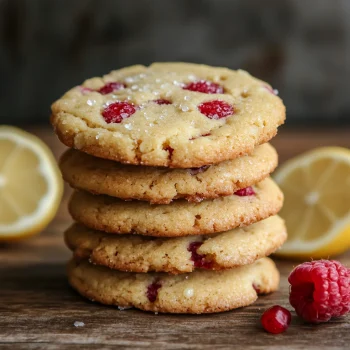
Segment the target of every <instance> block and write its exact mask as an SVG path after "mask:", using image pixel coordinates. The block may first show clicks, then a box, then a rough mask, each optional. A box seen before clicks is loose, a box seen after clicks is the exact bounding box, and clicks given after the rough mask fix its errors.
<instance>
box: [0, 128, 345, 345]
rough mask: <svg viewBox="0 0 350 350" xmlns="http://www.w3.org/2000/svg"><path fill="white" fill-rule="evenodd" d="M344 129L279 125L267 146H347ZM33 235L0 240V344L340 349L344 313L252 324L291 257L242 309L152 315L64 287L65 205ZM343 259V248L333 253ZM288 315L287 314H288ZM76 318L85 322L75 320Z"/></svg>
mask: <svg viewBox="0 0 350 350" xmlns="http://www.w3.org/2000/svg"><path fill="white" fill-rule="evenodd" d="M32 131H33V132H34V133H36V134H37V135H39V136H40V137H42V138H43V139H44V140H45V142H47V143H48V144H49V145H50V147H51V148H52V150H53V151H54V153H55V155H56V156H58V155H59V154H60V153H61V152H62V150H63V149H64V147H63V146H62V145H60V143H59V142H58V141H57V139H56V138H55V137H54V136H53V134H52V132H51V130H48V129H46V128H44V129H32ZM349 131H350V130H342V131H340V130H338V131H319V132H318V131H313V132H299V131H297V130H296V131H293V130H292V131H289V130H283V131H282V132H280V134H279V136H278V137H277V138H276V139H275V140H274V142H273V143H274V145H275V146H276V147H277V149H278V150H279V152H280V154H281V157H280V158H281V159H282V160H285V159H287V158H289V157H291V156H293V155H295V154H297V153H299V152H301V151H304V150H307V149H310V148H312V147H316V146H321V145H330V144H332V145H342V146H346V147H350V138H349V135H350V132H349ZM69 192H70V190H69V189H68V188H67V189H66V192H65V196H64V200H63V202H62V205H61V208H60V211H59V213H58V215H57V217H56V218H55V220H54V221H53V222H52V223H51V224H50V226H49V227H48V228H47V229H46V230H45V231H44V232H43V233H42V234H41V235H39V236H37V237H33V238H31V239H28V240H27V241H24V242H20V243H12V244H3V245H1V246H0V348H1V349H10V348H11V349H49V350H50V349H58V348H59V349H78V348H84V349H102V348H103V349H112V348H113V349H115V348H121V349H145V348H153V349H160V348H162V349H228V348H233V347H235V346H237V345H238V346H239V348H240V347H242V346H244V347H245V348H246V349H262V348H263V349H305V348H307V349H330V348H332V349H346V348H348V344H349V342H350V332H349V331H350V317H349V316H347V317H343V318H340V319H337V320H332V321H331V322H329V323H327V324H323V325H318V326H315V325H307V324H304V323H303V322H302V321H301V320H299V319H298V318H296V317H294V318H293V322H292V325H291V327H290V328H289V329H288V331H287V332H286V333H284V334H281V335H278V336H273V335H270V334H267V333H265V332H264V331H263V330H262V329H261V327H260V324H259V318H260V315H261V313H262V311H263V310H264V309H266V308H267V307H269V306H271V305H273V304H280V305H282V306H285V307H287V308H289V309H291V307H290V305H289V304H288V283H287V276H288V274H289V272H290V271H291V269H292V268H293V266H294V265H295V264H296V263H295V262H292V261H282V260H277V264H278V267H279V268H280V271H281V276H282V279H281V286H280V290H279V291H278V292H277V293H274V294H272V295H269V296H264V297H261V298H260V299H259V300H258V301H257V302H256V303H255V304H254V305H252V306H249V307H247V308H243V309H239V310H235V311H232V312H226V313H222V314H214V315H199V316H193V315H160V314H159V315H154V314H151V313H145V312H141V311H137V310H127V311H118V310H116V309H114V308H111V307H104V306H100V305H98V304H94V303H91V302H87V301H85V300H84V299H83V298H81V297H80V296H79V295H78V294H77V293H75V292H74V291H73V290H72V289H71V288H70V287H69V286H68V283H67V280H66V276H65V262H66V261H67V259H68V258H69V256H70V253H69V251H68V250H67V249H66V248H65V247H64V244H63V240H62V231H63V230H64V229H65V228H66V227H67V226H68V225H69V223H70V222H71V219H70V217H69V215H68V213H67V210H66V205H67V198H68V195H69ZM339 260H340V261H342V262H343V263H344V264H347V265H348V266H350V252H348V253H346V254H344V255H342V256H341V257H339ZM293 314H294V313H293ZM75 321H82V322H84V323H85V326H84V327H79V328H77V327H75V326H74V322H75Z"/></svg>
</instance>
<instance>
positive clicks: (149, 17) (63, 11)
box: [0, 0, 350, 125]
mask: <svg viewBox="0 0 350 350" xmlns="http://www.w3.org/2000/svg"><path fill="white" fill-rule="evenodd" d="M152 61H191V62H202V63H208V64H212V65H219V66H228V67H231V68H243V69H246V70H248V71H249V72H251V73H252V74H253V75H256V76H258V77H260V78H262V79H265V80H267V81H269V82H270V83H271V84H272V85H273V86H274V87H275V88H277V89H278V90H279V91H280V95H281V96H282V98H283V99H284V101H285V103H286V105H287V112H288V117H289V119H288V121H289V123H290V124H291V123H309V124H312V125H314V124H315V123H317V125H323V124H333V125H334V124H344V123H347V124H349V123H350V97H349V93H350V0H114V1H113V0H0V84H1V87H0V104H1V109H0V122H1V123H5V122H6V123H13V124H15V123H25V124H33V123H35V122H40V121H44V122H45V121H46V122H47V119H48V116H49V105H50V104H51V102H52V101H53V100H55V99H56V98H58V97H59V96H60V95H61V94H62V93H63V92H64V91H65V90H67V89H69V88H70V87H72V86H74V85H77V84H79V83H80V82H81V81H83V80H84V79H85V78H88V77H91V76H95V75H101V74H103V73H107V72H108V71H110V70H112V69H116V68H119V67H122V66H126V65H131V64H135V63H144V64H148V63H150V62H152Z"/></svg>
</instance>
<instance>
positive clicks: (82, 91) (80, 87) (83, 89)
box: [79, 86, 94, 95]
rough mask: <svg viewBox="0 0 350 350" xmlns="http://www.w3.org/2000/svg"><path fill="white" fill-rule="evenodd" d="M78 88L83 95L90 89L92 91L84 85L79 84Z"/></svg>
mask: <svg viewBox="0 0 350 350" xmlns="http://www.w3.org/2000/svg"><path fill="white" fill-rule="evenodd" d="M79 89H80V92H81V93H82V94H83V95H85V94H88V93H89V92H91V91H94V90H92V89H90V88H88V87H85V86H79Z"/></svg>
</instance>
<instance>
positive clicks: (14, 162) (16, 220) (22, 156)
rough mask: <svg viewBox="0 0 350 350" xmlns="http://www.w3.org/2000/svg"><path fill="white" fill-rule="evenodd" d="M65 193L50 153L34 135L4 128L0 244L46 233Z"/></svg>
mask: <svg viewBox="0 0 350 350" xmlns="http://www.w3.org/2000/svg"><path fill="white" fill-rule="evenodd" d="M62 192H63V181H62V177H61V175H60V172H59V169H58V167H57V165H56V161H55V159H54V157H53V155H52V153H51V151H50V149H49V148H48V147H47V146H46V145H45V144H44V143H43V142H42V141H41V140H40V139H39V138H37V137H36V136H34V135H32V134H29V133H27V132H25V131H22V130H20V129H18V128H15V127H10V126H0V240H1V241H10V240H15V239H20V238H23V237H27V236H30V235H33V234H36V233H38V232H40V231H41V230H42V229H44V228H45V227H46V226H47V225H48V224H49V222H50V221H51V220H52V219H53V217H54V216H55V214H56V212H57V209H58V206H59V204H60V200H61V197H62Z"/></svg>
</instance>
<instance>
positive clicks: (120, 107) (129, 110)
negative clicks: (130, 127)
mask: <svg viewBox="0 0 350 350" xmlns="http://www.w3.org/2000/svg"><path fill="white" fill-rule="evenodd" d="M135 112H136V107H135V106H134V105H133V104H131V103H128V102H114V103H112V104H110V105H109V106H108V107H106V108H105V110H104V111H103V112H102V115H103V118H104V119H105V121H106V123H108V124H110V123H121V122H122V121H123V119H125V118H129V117H130V116H131V115H133V114H134V113H135Z"/></svg>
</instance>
